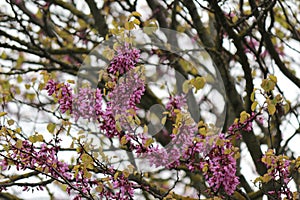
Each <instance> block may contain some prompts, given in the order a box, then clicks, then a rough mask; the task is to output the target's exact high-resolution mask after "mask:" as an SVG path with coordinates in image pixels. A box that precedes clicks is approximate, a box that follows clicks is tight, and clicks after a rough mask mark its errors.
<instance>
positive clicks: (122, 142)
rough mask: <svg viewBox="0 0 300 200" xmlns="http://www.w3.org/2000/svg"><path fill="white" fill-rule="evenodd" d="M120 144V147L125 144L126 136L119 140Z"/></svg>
mask: <svg viewBox="0 0 300 200" xmlns="http://www.w3.org/2000/svg"><path fill="white" fill-rule="evenodd" d="M120 143H121V145H125V144H127V139H126V136H125V135H124V136H123V137H122V138H121V141H120Z"/></svg>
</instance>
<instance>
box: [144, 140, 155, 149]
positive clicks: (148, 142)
mask: <svg viewBox="0 0 300 200" xmlns="http://www.w3.org/2000/svg"><path fill="white" fill-rule="evenodd" d="M153 142H154V140H153V139H152V138H148V139H147V140H146V142H145V146H146V147H149V146H150V145H151V144H152V143H153Z"/></svg>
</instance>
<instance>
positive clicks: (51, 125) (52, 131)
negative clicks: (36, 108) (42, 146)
mask: <svg viewBox="0 0 300 200" xmlns="http://www.w3.org/2000/svg"><path fill="white" fill-rule="evenodd" d="M55 127H56V124H54V123H49V124H48V125H47V130H48V131H49V133H54V130H55Z"/></svg>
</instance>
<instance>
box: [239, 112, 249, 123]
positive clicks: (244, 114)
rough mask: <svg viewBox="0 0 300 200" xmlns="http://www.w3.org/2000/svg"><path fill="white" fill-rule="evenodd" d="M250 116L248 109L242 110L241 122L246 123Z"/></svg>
mask: <svg viewBox="0 0 300 200" xmlns="http://www.w3.org/2000/svg"><path fill="white" fill-rule="evenodd" d="M249 117H250V115H249V114H248V113H247V112H246V111H243V112H241V114H240V122H241V123H244V122H245V121H246V120H247V119H248V118H249Z"/></svg>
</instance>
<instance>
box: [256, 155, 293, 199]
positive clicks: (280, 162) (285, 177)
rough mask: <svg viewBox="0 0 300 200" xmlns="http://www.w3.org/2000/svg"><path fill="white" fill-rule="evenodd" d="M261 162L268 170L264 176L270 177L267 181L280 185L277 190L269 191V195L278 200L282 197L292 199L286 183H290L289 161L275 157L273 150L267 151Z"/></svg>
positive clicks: (280, 156) (281, 157)
mask: <svg viewBox="0 0 300 200" xmlns="http://www.w3.org/2000/svg"><path fill="white" fill-rule="evenodd" d="M262 162H263V163H264V164H265V165H266V167H267V169H268V172H267V174H266V175H267V176H269V177H270V178H269V179H272V180H275V181H277V182H279V183H280V185H281V187H280V188H279V189H276V190H274V191H269V194H272V195H276V196H277V198H278V199H282V196H283V195H284V196H285V197H286V198H287V199H293V193H292V191H291V190H290V188H289V187H288V183H289V182H290V181H291V177H290V164H291V161H290V160H289V159H288V157H286V156H283V155H275V154H274V152H273V150H268V152H267V153H266V154H265V155H264V156H263V157H262ZM274 189H275V188H274Z"/></svg>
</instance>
